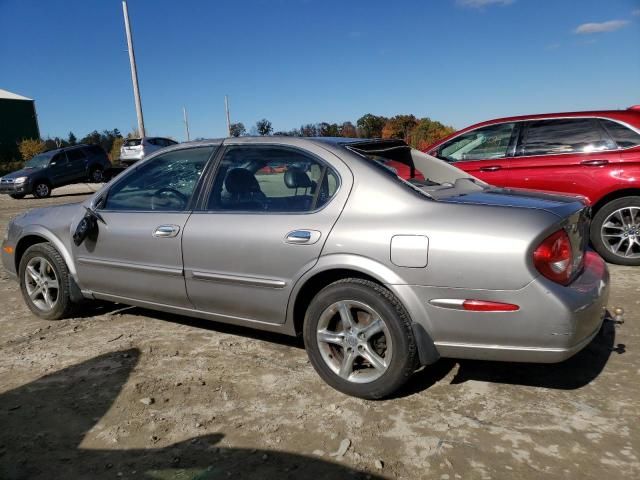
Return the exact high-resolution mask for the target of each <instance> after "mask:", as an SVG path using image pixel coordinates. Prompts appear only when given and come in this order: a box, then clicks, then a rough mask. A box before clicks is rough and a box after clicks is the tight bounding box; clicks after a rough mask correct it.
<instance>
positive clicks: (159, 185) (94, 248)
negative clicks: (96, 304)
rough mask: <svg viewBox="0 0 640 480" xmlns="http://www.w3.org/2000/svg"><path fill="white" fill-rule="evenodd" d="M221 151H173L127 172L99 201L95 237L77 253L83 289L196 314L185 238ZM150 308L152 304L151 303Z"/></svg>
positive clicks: (82, 245)
mask: <svg viewBox="0 0 640 480" xmlns="http://www.w3.org/2000/svg"><path fill="white" fill-rule="evenodd" d="M214 149H215V147H214V146H203V147H198V148H190V149H183V150H177V151H173V152H169V153H166V154H161V155H158V156H157V157H155V158H152V159H150V160H149V161H145V162H142V163H141V164H140V165H139V166H138V167H135V168H134V169H133V171H131V172H129V173H126V174H124V175H123V176H122V177H121V178H120V179H119V180H118V181H116V182H115V183H114V184H113V185H112V186H111V187H110V188H109V190H108V191H107V192H106V194H105V195H104V196H103V197H101V198H100V199H98V200H97V202H98V205H97V211H98V213H99V214H100V216H101V217H102V218H103V219H104V223H102V222H99V223H98V233H97V235H95V236H94V237H95V238H91V237H87V238H86V239H85V240H84V242H83V243H82V244H81V245H80V246H78V247H75V249H74V257H75V260H76V265H77V270H78V279H79V285H80V287H81V288H82V289H84V290H89V291H91V292H93V293H94V294H95V295H96V297H97V298H103V299H107V300H118V299H121V300H123V301H125V303H126V300H132V301H134V302H133V303H135V302H138V303H140V302H145V303H152V304H154V305H169V306H176V307H183V308H189V307H191V303H190V302H189V300H188V298H187V293H186V290H185V283H184V275H183V268H182V234H183V231H184V226H185V224H186V222H187V219H188V218H189V215H190V212H191V202H192V199H193V197H194V192H195V189H196V186H197V185H198V183H199V181H200V177H201V175H202V172H203V171H204V169H205V166H206V164H207V162H208V160H209V158H210V156H211V154H212V153H213V151H214ZM143 304H144V303H143Z"/></svg>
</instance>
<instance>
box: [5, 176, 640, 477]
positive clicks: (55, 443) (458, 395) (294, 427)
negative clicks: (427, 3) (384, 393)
mask: <svg viewBox="0 0 640 480" xmlns="http://www.w3.org/2000/svg"><path fill="white" fill-rule="evenodd" d="M92 189H95V187H93V186H87V185H76V186H73V187H67V188H64V189H60V190H56V191H54V196H53V197H52V198H50V199H48V200H44V201H38V200H35V199H32V198H30V197H29V198H27V199H24V200H13V199H11V198H9V197H7V196H0V230H2V232H4V231H5V227H6V224H7V222H8V221H9V219H10V218H11V217H12V216H14V215H16V214H18V213H20V212H21V211H24V210H26V209H29V208H34V207H36V206H40V205H43V204H60V203H68V202H75V201H80V200H82V199H83V198H85V196H86V195H88V194H89V193H90V191H91V190H92ZM610 268H611V273H612V277H613V288H612V296H611V301H610V306H620V307H623V308H624V309H625V310H626V312H627V314H626V323H625V324H624V325H622V326H620V327H614V325H613V324H612V323H610V322H609V323H607V324H605V327H604V328H603V331H602V332H601V334H600V335H599V336H598V337H597V338H596V340H595V341H594V342H593V343H592V344H591V345H590V346H589V347H588V348H587V349H586V350H584V351H583V352H581V353H580V354H578V355H577V356H575V357H574V358H573V359H571V360H569V361H567V362H565V363H562V364H558V365H529V364H500V363H492V362H478V361H463V362H457V361H453V360H441V361H440V362H438V363H437V364H436V365H433V366H431V367H430V368H428V369H426V370H424V371H422V372H419V373H418V374H417V375H416V376H415V377H414V378H413V380H412V381H411V382H410V384H409V385H408V386H407V388H405V389H404V390H403V391H402V392H401V393H400V395H398V397H397V398H394V399H391V400H386V401H380V402H370V401H363V400H358V399H355V398H350V397H346V396H344V395H342V394H340V393H338V392H336V391H334V390H332V389H331V388H330V387H328V386H326V385H325V384H324V383H323V382H322V381H321V380H320V378H319V377H318V376H317V375H316V374H315V372H314V371H313V369H312V367H311V365H310V364H309V362H308V361H307V357H306V354H305V352H304V349H303V348H302V346H301V344H300V343H299V342H298V341H296V340H295V339H290V338H287V337H282V336H277V335H271V334H265V333H261V332H255V331H251V330H248V329H242V328H237V327H229V326H224V325H221V324H216V323H212V322H207V321H201V320H194V319H189V318H185V317H178V316H170V315H164V314H158V313H154V312H151V311H146V310H142V309H139V308H128V307H125V306H122V305H100V306H97V307H95V308H93V309H90V310H87V312H86V314H85V316H84V317H83V318H75V319H70V320H64V321H59V322H46V321H43V320H39V319H37V318H36V317H34V316H33V315H32V314H31V313H30V312H29V310H28V309H27V308H26V307H25V305H24V302H23V300H22V298H21V295H20V292H19V289H18V286H17V284H16V283H14V282H13V281H11V280H9V278H8V276H7V275H6V273H4V272H2V273H0V358H1V361H0V478H2V479H14V478H19V479H22V478H24V479H27V478H29V479H32V478H43V479H45V478H46V479H51V478H116V479H117V478H149V479H218V478H241V479H244V478H261V479H270V478H277V479H294V478H295V479H298V478H304V479H307V478H308V479H322V478H327V479H329V478H331V479H334V478H339V479H343V478H346V479H348V478H402V479H418V478H429V479H439V480H454V479H475V478H478V479H490V478H493V479H502V478H505V479H514V478H516V479H518V478H540V477H541V476H542V475H545V477H546V478H572V479H573V478H580V479H598V480H600V479H603V478H611V479H636V478H640V458H639V456H640V425H639V424H638V418H640V383H639V382H638V379H639V374H640V351H639V349H638V341H639V335H640V327H639V326H638V325H639V324H640V313H639V312H640V268H629V267H617V266H611V267H610ZM341 444H342V445H341ZM341 446H342V448H341ZM345 447H348V448H346V451H345Z"/></svg>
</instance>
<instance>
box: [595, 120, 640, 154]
mask: <svg viewBox="0 0 640 480" xmlns="http://www.w3.org/2000/svg"><path fill="white" fill-rule="evenodd" d="M600 122H601V123H602V125H603V126H604V128H605V129H606V130H607V132H608V133H609V135H611V138H613V141H614V142H616V144H617V145H618V148H631V147H636V146H638V145H640V133H638V132H636V131H635V130H631V129H630V128H629V127H626V126H624V125H622V124H621V123H618V122H614V121H613V120H605V119H601V120H600Z"/></svg>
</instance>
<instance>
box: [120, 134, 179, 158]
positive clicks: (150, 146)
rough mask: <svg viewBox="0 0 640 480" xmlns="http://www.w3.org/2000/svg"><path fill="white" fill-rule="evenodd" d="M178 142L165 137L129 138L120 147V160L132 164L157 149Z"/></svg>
mask: <svg viewBox="0 0 640 480" xmlns="http://www.w3.org/2000/svg"><path fill="white" fill-rule="evenodd" d="M177 143H178V142H176V141H175V140H171V139H170V138H164V137H142V138H127V139H126V140H125V141H124V143H123V144H122V148H120V162H121V163H124V164H125V165H131V164H132V163H135V162H137V161H138V160H142V159H143V158H144V157H146V156H147V155H149V154H150V153H152V152H155V151H156V150H160V149H161V148H164V147H170V146H171V145H177Z"/></svg>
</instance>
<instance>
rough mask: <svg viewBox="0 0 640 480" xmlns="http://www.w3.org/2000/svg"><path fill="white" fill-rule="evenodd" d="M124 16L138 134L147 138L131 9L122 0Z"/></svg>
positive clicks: (124, 0)
mask: <svg viewBox="0 0 640 480" xmlns="http://www.w3.org/2000/svg"><path fill="white" fill-rule="evenodd" d="M122 14H123V15H124V29H125V32H126V33H127V47H128V48H129V63H130V64H131V82H132V83H133V98H134V100H135V102H136V114H137V115H138V133H139V134H140V136H141V137H144V136H145V131H144V118H143V116H142V102H141V101H140V88H139V87H138V69H137V68H136V55H135V53H134V52H133V39H132V37H131V26H130V25H129V8H128V7H127V0H122Z"/></svg>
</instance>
